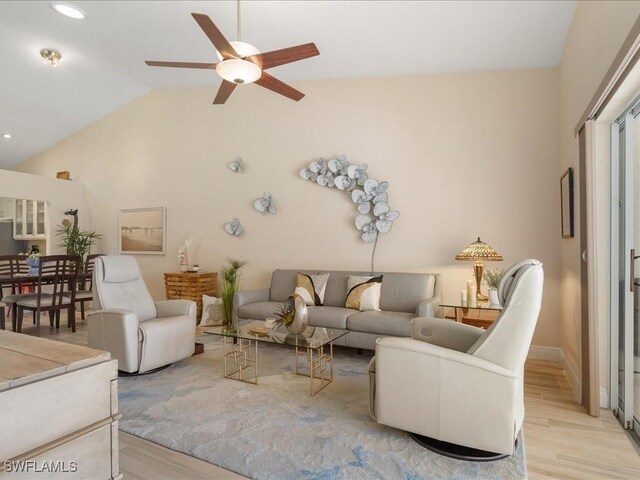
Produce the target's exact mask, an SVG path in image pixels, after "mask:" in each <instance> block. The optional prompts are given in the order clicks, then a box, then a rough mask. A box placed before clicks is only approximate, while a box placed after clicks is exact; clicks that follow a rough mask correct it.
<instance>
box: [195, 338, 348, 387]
mask: <svg viewBox="0 0 640 480" xmlns="http://www.w3.org/2000/svg"><path fill="white" fill-rule="evenodd" d="M309 328H310V329H314V328H315V327H309ZM323 330H324V331H325V332H327V336H325V337H323V338H321V339H320V340H318V341H316V342H313V341H308V340H307V339H305V338H304V337H303V336H302V335H301V337H302V339H301V341H300V344H298V343H297V339H296V343H295V344H290V343H286V342H285V341H284V337H282V338H280V337H278V336H277V335H276V336H274V337H273V338H268V339H267V338H266V337H265V336H258V335H251V334H249V329H248V327H247V326H245V327H244V328H240V329H237V330H236V329H234V328H233V327H217V328H216V329H215V330H208V331H205V333H209V334H214V335H220V336H222V337H223V362H224V376H225V378H230V379H232V380H238V381H241V382H245V383H251V384H253V385H257V384H258V378H259V373H258V371H259V368H260V367H259V362H258V358H259V357H258V344H259V343H261V342H263V343H275V344H286V345H289V346H292V347H294V350H295V370H294V372H295V374H296V375H301V376H305V377H308V378H309V395H310V396H312V397H313V396H315V395H316V394H317V393H318V392H319V391H321V390H322V389H324V388H325V387H326V386H327V385H329V384H330V383H331V382H333V342H334V340H336V339H337V338H340V337H342V336H344V335H346V334H347V333H348V332H347V331H345V330H338V329H323ZM334 332H336V335H335V336H334ZM303 335H304V334H303ZM285 336H286V335H285ZM305 343H306V344H305Z"/></svg>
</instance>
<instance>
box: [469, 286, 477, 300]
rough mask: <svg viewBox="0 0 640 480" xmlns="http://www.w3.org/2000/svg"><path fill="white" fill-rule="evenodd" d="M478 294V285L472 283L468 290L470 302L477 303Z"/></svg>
mask: <svg viewBox="0 0 640 480" xmlns="http://www.w3.org/2000/svg"><path fill="white" fill-rule="evenodd" d="M477 294H478V287H476V286H475V285H471V286H470V287H469V289H468V290H467V296H468V298H469V303H475V302H476V298H477Z"/></svg>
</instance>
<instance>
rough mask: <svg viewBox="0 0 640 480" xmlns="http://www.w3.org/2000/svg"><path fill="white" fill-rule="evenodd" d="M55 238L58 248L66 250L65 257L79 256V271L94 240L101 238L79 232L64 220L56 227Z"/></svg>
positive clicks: (74, 226)
mask: <svg viewBox="0 0 640 480" xmlns="http://www.w3.org/2000/svg"><path fill="white" fill-rule="evenodd" d="M56 236H57V237H58V238H59V239H60V242H61V243H60V245H59V246H60V247H65V248H66V249H67V255H79V256H80V271H82V270H83V268H84V262H85V259H86V258H87V255H89V254H90V253H91V247H93V246H94V245H95V244H96V240H98V239H99V238H102V236H101V235H100V234H98V233H96V232H87V231H85V230H80V229H79V228H78V226H77V225H76V224H75V223H73V224H72V223H71V222H69V221H68V220H64V221H63V222H62V224H61V225H58V230H57V232H56Z"/></svg>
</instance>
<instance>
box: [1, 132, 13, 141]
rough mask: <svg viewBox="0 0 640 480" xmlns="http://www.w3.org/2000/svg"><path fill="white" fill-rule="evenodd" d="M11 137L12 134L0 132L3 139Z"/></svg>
mask: <svg viewBox="0 0 640 480" xmlns="http://www.w3.org/2000/svg"><path fill="white" fill-rule="evenodd" d="M11 137H13V135H11V134H10V133H3V134H2V138H4V139H5V140H9V139H10V138H11Z"/></svg>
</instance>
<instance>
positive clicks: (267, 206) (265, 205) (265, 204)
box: [253, 192, 276, 215]
mask: <svg viewBox="0 0 640 480" xmlns="http://www.w3.org/2000/svg"><path fill="white" fill-rule="evenodd" d="M253 207H254V208H255V209H256V210H257V211H259V212H260V213H261V214H263V215H265V214H267V213H271V214H272V215H275V214H276V204H275V203H273V197H272V196H271V194H270V193H269V192H264V195H262V197H261V198H258V199H256V201H255V202H253Z"/></svg>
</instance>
